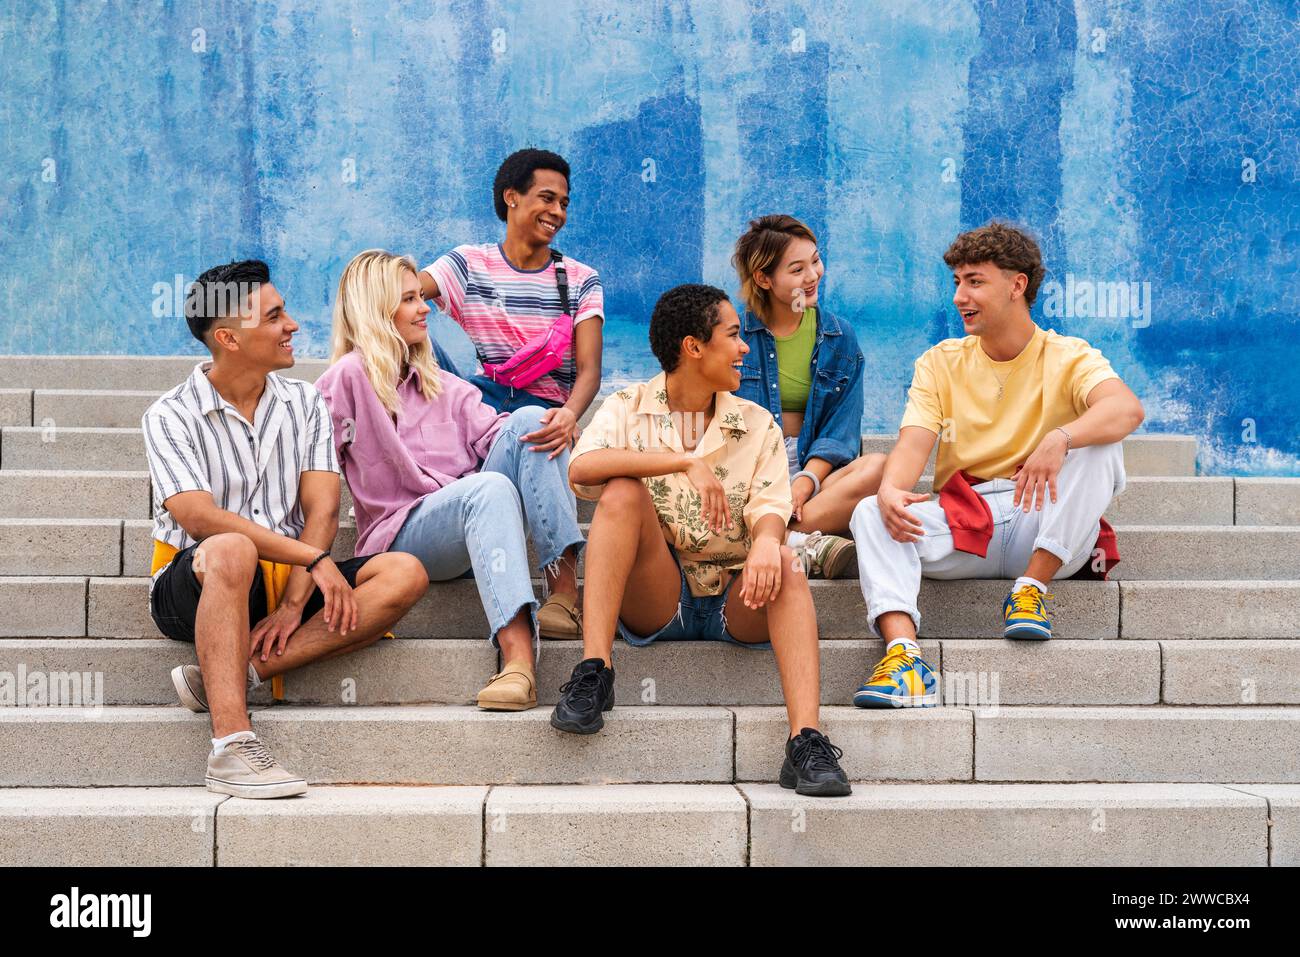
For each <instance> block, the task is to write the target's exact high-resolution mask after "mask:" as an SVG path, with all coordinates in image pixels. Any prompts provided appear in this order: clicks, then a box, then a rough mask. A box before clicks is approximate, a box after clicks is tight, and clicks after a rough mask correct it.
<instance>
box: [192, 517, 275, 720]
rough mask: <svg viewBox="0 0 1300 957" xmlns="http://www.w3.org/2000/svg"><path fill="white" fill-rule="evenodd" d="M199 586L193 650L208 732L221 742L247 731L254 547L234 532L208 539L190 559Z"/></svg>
mask: <svg viewBox="0 0 1300 957" xmlns="http://www.w3.org/2000/svg"><path fill="white" fill-rule="evenodd" d="M193 567H194V575H195V577H196V578H197V579H198V580H199V582H200V583H201V584H202V585H203V591H202V593H201V594H200V596H199V607H198V610H197V612H196V613H195V616H194V650H195V651H196V652H197V653H198V656H199V669H200V670H201V671H202V672H203V687H204V690H205V691H206V692H207V697H208V710H209V711H210V712H211V713H212V734H213V736H214V737H218V738H224V737H226V736H227V735H230V734H234V733H235V732H236V731H251V730H252V728H253V726H252V724H251V723H250V722H249V720H248V702H247V700H246V698H245V695H244V690H245V687H246V686H247V683H248V642H249V639H248V590H249V588H250V587H252V584H253V576H254V575H255V574H259V571H258V567H257V546H255V545H254V544H253V541H252V539H250V538H248V536H246V535H240V534H238V533H223V534H220V535H213V536H212V537H211V538H208V539H206V540H205V541H204V542H203V544H202V545H200V546H199V547H198V549H197V550H196V551H195V555H194V566H193Z"/></svg>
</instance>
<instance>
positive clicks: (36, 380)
mask: <svg viewBox="0 0 1300 957" xmlns="http://www.w3.org/2000/svg"><path fill="white" fill-rule="evenodd" d="M209 358H211V357H210V356H208V355H206V354H204V355H199V354H197V353H196V354H195V355H192V356H0V388H3V389H48V388H50V387H51V386H65V387H66V386H69V385H73V384H75V385H77V386H78V387H80V388H84V389H99V390H105V389H107V390H118V389H125V390H140V389H147V390H151V391H157V392H160V393H161V392H164V391H166V390H167V389H170V388H171V387H172V386H175V385H178V384H179V383H181V382H183V381H184V380H185V378H186V377H187V376H189V374H190V373H191V372H193V371H194V367H195V365H197V364H198V363H200V362H202V361H204V360H206V359H209ZM328 365H329V363H328V362H327V361H326V360H324V359H299V360H298V361H297V362H295V363H294V365H293V368H291V369H286V370H284V371H283V372H282V373H281V374H282V375H285V376H287V377H289V378H291V379H303V380H305V381H307V382H315V381H316V378H317V377H318V376H319V375H320V374H321V373H322V372H324V371H325V369H326V368H327V367H328ZM69 424H72V423H69Z"/></svg>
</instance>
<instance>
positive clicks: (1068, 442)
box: [1056, 425, 1074, 452]
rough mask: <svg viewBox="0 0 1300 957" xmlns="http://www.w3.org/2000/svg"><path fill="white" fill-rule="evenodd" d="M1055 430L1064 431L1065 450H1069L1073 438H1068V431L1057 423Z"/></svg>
mask: <svg viewBox="0 0 1300 957" xmlns="http://www.w3.org/2000/svg"><path fill="white" fill-rule="evenodd" d="M1056 431H1057V432H1064V433H1065V451H1067V452H1068V451H1070V449H1071V448H1072V447H1073V446H1072V445H1071V443H1072V442H1073V441H1074V440H1073V439H1071V438H1070V433H1069V432H1066V431H1065V429H1064V428H1062V427H1061V426H1059V425H1058V426H1057V427H1056Z"/></svg>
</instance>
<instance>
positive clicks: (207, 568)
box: [194, 532, 257, 586]
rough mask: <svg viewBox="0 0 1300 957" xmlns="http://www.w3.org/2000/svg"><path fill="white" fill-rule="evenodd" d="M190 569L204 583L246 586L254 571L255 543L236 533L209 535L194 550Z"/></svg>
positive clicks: (255, 563)
mask: <svg viewBox="0 0 1300 957" xmlns="http://www.w3.org/2000/svg"><path fill="white" fill-rule="evenodd" d="M194 569H195V571H198V572H201V573H202V574H203V581H204V584H207V583H209V582H220V583H222V584H227V585H244V586H247V585H248V584H250V583H251V582H252V580H253V573H254V572H256V571H257V546H256V545H254V544H253V540H252V539H251V538H249V537H248V536H247V535H244V534H241V533H240V532H222V533H221V534H220V535H213V536H212V537H211V538H208V539H205V540H204V542H203V544H202V545H200V546H199V548H198V550H197V551H196V552H195V555H194Z"/></svg>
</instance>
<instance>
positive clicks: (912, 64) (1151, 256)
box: [0, 0, 1300, 474]
mask: <svg viewBox="0 0 1300 957" xmlns="http://www.w3.org/2000/svg"><path fill="white" fill-rule="evenodd" d="M318 7H319V9H318ZM1297 49H1300V12H1298V11H1297V6H1296V3H1295V2H1293V0H1263V2H1258V0H1165V2H1154V0H1148V2H1143V0H1077V2H1065V0H1034V2H1028V0H960V2H959V0H829V2H828V0H816V2H812V0H810V2H803V3H797V2H796V3H788V4H775V3H774V4H764V3H757V2H747V0H725V2H714V3H691V2H687V0H676V2H666V0H660V2H640V3H635V4H633V3H623V2H616V0H546V2H536V0H495V2H470V0H437V2H419V3H417V2H409V0H408V2H397V3H386V4H385V3H374V4H357V3H348V4H343V3H331V2H328V0H326V2H323V3H321V2H306V0H279V2H271V3H258V4H256V5H254V4H253V3H237V2H233V0H205V2H203V3H197V2H194V3H189V2H168V3H148V2H136V3H100V2H67V3H58V4H55V3H33V2H19V3H17V4H7V5H6V6H5V9H4V12H3V13H0V80H2V94H0V95H2V99H0V123H2V125H3V132H2V134H0V135H2V136H3V146H4V148H3V150H2V151H0V173H2V174H3V183H2V184H0V189H2V192H0V213H2V217H0V220H2V222H3V233H0V309H2V310H3V311H2V312H0V352H4V353H26V352H33V353H56V352H79V353H139V354H158V353H194V352H196V347H197V344H196V343H195V342H194V341H193V340H192V339H190V338H189V335H188V332H187V331H186V330H185V327H184V322H183V320H182V319H179V318H175V317H174V316H167V315H165V316H162V317H158V316H156V315H155V311H158V309H157V303H156V300H157V299H158V298H159V297H158V293H157V291H156V288H155V286H156V284H158V283H172V282H173V281H174V277H175V275H176V274H178V273H179V274H180V275H181V276H182V282H185V281H188V280H189V279H191V278H193V276H194V275H195V274H196V273H197V272H199V271H200V270H202V269H203V268H205V267H207V266H209V265H212V264H214V263H216V262H220V261H225V260H228V259H231V258H235V257H244V256H261V257H263V258H265V259H267V260H268V261H269V262H270V263H271V266H272V271H273V275H274V278H275V280H276V283H277V285H278V286H279V287H280V289H281V290H282V291H283V292H284V293H285V295H286V297H287V299H288V301H289V303H290V306H291V307H292V310H293V311H294V313H295V315H296V316H297V318H298V319H299V321H301V322H303V324H304V331H303V333H302V335H301V336H300V338H301V339H302V340H303V352H304V353H305V354H309V355H323V354H324V352H325V348H326V343H327V338H328V323H329V305H330V300H331V297H332V294H333V287H334V283H335V281H336V279H337V276H338V274H339V272H340V270H341V268H342V266H343V264H344V263H345V262H346V261H347V260H348V259H349V258H350V257H351V255H352V254H354V253H355V252H357V251H358V250H360V249H362V248H365V247H369V246H385V247H388V248H391V249H396V250H400V251H404V252H409V253H411V254H413V255H414V256H415V257H416V259H417V260H419V261H420V262H421V263H424V262H427V261H428V260H429V259H430V258H431V257H433V256H434V255H436V254H438V253H440V252H442V251H444V250H445V249H447V248H449V247H450V246H452V245H454V244H456V243H459V242H466V241H484V240H487V239H492V238H495V237H497V236H499V234H500V229H501V228H500V224H499V223H498V222H497V221H496V219H495V217H494V215H493V213H492V210H491V205H490V199H489V191H490V184H491V179H492V174H493V172H494V170H495V168H496V165H497V163H498V162H499V161H500V159H501V158H502V157H503V156H504V155H505V154H506V153H508V152H509V151H511V150H513V149H515V148H518V147H520V146H524V145H530V144H531V145H544V146H547V147H550V148H553V149H556V150H558V151H560V152H562V153H564V154H565V155H567V156H568V158H569V159H570V162H571V163H572V164H573V168H574V177H573V184H572V187H573V205H572V208H571V218H570V225H569V226H568V228H567V229H566V230H565V233H564V234H563V235H562V237H561V241H560V242H559V244H558V245H559V246H560V248H562V249H564V250H565V251H567V252H569V253H570V254H571V255H573V256H575V257H577V258H580V259H583V260H584V261H587V262H590V263H592V264H593V265H595V266H596V267H597V268H598V269H599V270H600V272H601V275H602V277H603V278H604V281H605V289H606V297H607V304H608V311H609V322H608V326H607V341H608V347H607V352H606V373H607V375H608V376H609V377H611V378H627V377H633V376H642V375H645V374H648V373H649V372H650V371H651V362H650V360H649V356H648V353H647V352H646V350H645V348H644V327H645V323H646V320H647V317H648V314H649V309H650V306H651V305H652V304H653V302H654V298H655V296H656V295H657V294H658V293H659V292H661V291H662V290H663V289H664V288H666V287H667V286H669V285H672V284H674V283H677V282H684V281H691V280H695V281H698V280H703V281H707V282H712V283H715V284H719V285H722V286H724V288H727V289H734V286H735V282H734V276H733V273H732V272H731V268H730V265H729V258H730V252H731V246H732V244H733V243H734V241H735V238H736V236H737V235H738V232H739V231H740V229H741V228H742V227H743V224H744V223H745V221H746V220H747V219H748V218H750V217H752V216H754V215H757V214H761V213H765V212H774V211H785V212H790V213H793V214H795V215H797V216H799V217H801V218H802V219H804V220H805V221H807V222H808V223H809V224H810V225H811V226H812V227H813V228H814V230H816V232H817V233H818V235H819V238H820V239H821V243H822V247H823V250H824V252H825V256H826V261H827V264H828V270H829V271H828V275H827V285H826V287H825V302H826V304H827V305H828V307H829V308H831V309H833V310H835V311H836V312H837V313H838V314H839V315H840V316H842V317H844V318H847V319H849V320H850V321H852V322H853V323H854V325H855V326H856V327H857V329H858V333H859V336H860V338H861V339H862V341H863V343H864V346H865V348H866V351H867V353H868V356H869V362H870V369H869V376H868V384H867V408H866V417H865V422H864V424H865V426H866V427H867V428H868V429H870V430H890V429H892V428H894V427H895V426H896V424H897V420H898V415H899V413H900V411H901V408H902V401H903V392H904V388H905V386H906V383H907V381H908V379H909V376H910V370H911V360H912V359H913V358H914V357H915V355H916V354H918V353H919V352H920V351H922V350H923V349H924V348H925V347H926V346H927V345H928V344H930V343H931V342H934V341H936V340H937V339H939V338H942V337H944V336H948V335H957V334H960V324H959V322H958V321H957V318H956V316H955V315H954V313H953V310H952V307H951V303H950V302H949V295H950V293H949V285H950V279H949V277H948V276H947V275H946V273H945V269H944V266H943V263H942V260H941V258H940V256H941V253H942V251H943V249H944V248H945V246H946V245H947V243H948V241H949V240H950V239H951V238H952V236H953V235H954V234H955V233H956V232H957V231H959V230H960V229H962V228H965V227H969V226H972V225H977V224H979V223H981V222H983V221H984V220H986V219H987V218H989V217H991V216H1003V217H1012V218H1015V219H1018V220H1020V221H1022V222H1024V223H1026V224H1028V225H1029V226H1030V227H1032V228H1033V229H1034V230H1035V231H1036V232H1037V233H1038V235H1039V236H1040V237H1041V239H1042V244H1043V249H1044V253H1045V255H1046V256H1047V259H1048V265H1049V275H1048V280H1049V282H1055V283H1058V284H1059V286H1058V287H1057V292H1056V295H1055V297H1054V298H1051V297H1050V295H1049V294H1050V292H1051V287H1048V288H1046V289H1045V290H1044V295H1043V297H1042V298H1041V299H1040V304H1039V305H1038V306H1036V307H1035V318H1036V319H1038V321H1039V322H1040V323H1042V324H1044V325H1048V326H1051V327H1054V328H1056V329H1058V330H1060V331H1062V332H1066V333H1071V334H1076V335H1082V336H1085V337H1087V338H1089V339H1090V340H1092V341H1093V342H1094V343H1095V344H1096V345H1098V346H1099V347H1101V348H1102V349H1103V350H1104V351H1105V352H1106V353H1107V354H1108V355H1109V356H1110V357H1111V359H1112V361H1113V362H1114V363H1115V365H1116V367H1117V368H1118V369H1119V370H1120V372H1121V374H1123V375H1124V376H1125V378H1126V379H1127V380H1128V381H1129V382H1130V383H1131V384H1132V385H1133V387H1134V388H1135V389H1136V390H1137V391H1138V393H1139V394H1140V395H1141V396H1142V397H1143V399H1144V400H1145V401H1146V404H1147V408H1148V413H1149V416H1148V426H1147V427H1148V428H1149V429H1152V430H1170V431H1181V432H1192V433H1195V434H1197V435H1199V436H1201V438H1202V461H1203V464H1204V465H1205V466H1206V467H1208V468H1209V469H1211V470H1213V471H1218V472H1236V473H1254V474H1268V473H1282V474H1287V473H1290V474H1295V473H1297V471H1300V468H1298V461H1297V456H1300V436H1298V433H1300V429H1297V426H1296V418H1295V411H1294V410H1295V409H1296V408H1297V407H1300V376H1297V374H1296V367H1297V365H1298V364H1300V322H1298V320H1297V316H1298V315H1300V275H1298V273H1297V260H1298V259H1300V169H1298V165H1300V66H1298V65H1297V64H1300V58H1297V57H1296V54H1295V51H1296V50H1297ZM352 171H355V175H352ZM651 171H652V172H653V175H651ZM1095 283H1107V284H1116V283H1124V284H1126V285H1125V286H1124V290H1125V291H1126V292H1127V291H1129V290H1130V289H1132V290H1134V291H1136V292H1137V293H1138V295H1139V298H1138V299H1137V300H1136V302H1137V305H1138V306H1139V307H1140V308H1138V309H1137V310H1136V314H1134V313H1135V311H1134V310H1132V309H1125V308H1121V306H1122V305H1123V303H1121V302H1120V301H1119V300H1107V299H1106V296H1107V293H1106V289H1108V288H1109V290H1110V295H1111V296H1114V295H1115V294H1116V291H1117V289H1118V287H1117V286H1108V287H1101V292H1102V299H1103V300H1105V307H1104V308H1097V306H1096V304H1095V303H1093V305H1091V306H1090V305H1089V303H1088V299H1089V298H1091V296H1092V293H1093V292H1094V291H1095V290H1096V289H1097V287H1096V286H1094V285H1092V284H1095ZM1130 283H1135V284H1137V285H1136V286H1132V287H1130V286H1129V285H1127V284H1130ZM1066 293H1068V294H1069V302H1068V303H1067V302H1066V301H1065V294H1066ZM440 336H442V337H445V340H446V341H448V342H449V343H450V344H451V345H452V347H453V349H454V350H456V351H457V352H458V354H460V355H462V356H463V355H465V354H466V353H465V351H464V343H463V340H458V339H457V336H458V330H455V329H449V328H447V326H446V323H445V320H444V323H443V326H442V327H441V329H440Z"/></svg>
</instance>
